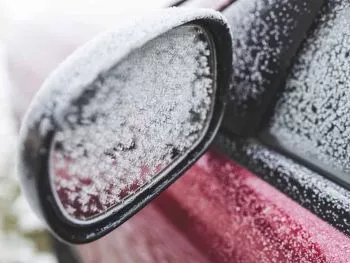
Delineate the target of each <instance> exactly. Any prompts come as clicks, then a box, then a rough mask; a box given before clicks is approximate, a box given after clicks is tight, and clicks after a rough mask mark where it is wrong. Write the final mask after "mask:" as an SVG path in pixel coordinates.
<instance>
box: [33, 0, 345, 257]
mask: <svg viewBox="0 0 350 263" xmlns="http://www.w3.org/2000/svg"><path fill="white" fill-rule="evenodd" d="M248 2H249V1H244V0H238V1H237V2H236V3H231V2H230V1H217V2H214V1H181V3H179V5H183V6H192V7H201V6H203V7H211V8H215V9H218V10H221V11H222V12H223V13H224V14H225V15H226V17H227V19H228V20H230V19H231V20H232V21H231V26H232V28H233V32H236V38H237V39H236V42H235V43H234V44H236V45H241V44H242V42H243V43H244V41H242V39H243V40H244V38H243V37H244V35H242V34H245V33H247V32H248V33H249V32H252V31H251V30H254V29H256V24H255V21H257V20H256V19H257V17H256V16H254V15H252V12H254V10H256V8H258V10H260V11H261V10H263V11H264V10H267V11H266V12H265V11H264V12H262V14H269V15H265V16H262V17H263V20H262V22H266V19H271V17H273V16H278V15H280V16H281V15H282V18H284V17H283V15H284V16H286V15H287V18H288V12H287V13H286V12H282V13H281V14H280V13H279V11H280V10H281V9H282V11H283V10H284V9H285V8H287V9H288V8H292V9H293V10H294V11H295V10H297V13H298V12H299V11H300V10H299V11H298V8H297V7H298V3H299V4H300V3H301V2H300V1H280V2H279V1H261V2H260V3H263V4H260V3H259V1H251V3H248ZM290 3H291V4H290ZM310 3H311V4H315V5H316V4H317V3H316V1H313V2H312V1H310ZM293 5H294V6H293ZM299 7H300V6H299ZM259 8H260V9H259ZM264 8H265V9H264ZM294 8H296V9H294ZM347 10H349V8H348V3H347V1H327V2H326V3H324V4H323V7H322V10H321V11H319V12H316V13H315V14H310V19H311V18H312V19H311V20H310V21H309V20H306V21H304V20H303V21H302V23H303V25H305V27H307V30H306V31H305V33H304V34H300V35H299V34H296V36H295V38H293V39H296V40H298V41H296V42H297V43H296V44H295V45H294V46H293V47H292V48H290V49H287V50H286V53H283V54H286V57H284V58H283V60H282V62H283V63H285V64H283V65H278V66H276V65H275V64H273V63H272V65H274V67H276V68H277V69H279V70H280V69H283V70H282V71H278V72H277V73H276V74H269V72H268V71H267V72H261V71H259V70H261V68H260V69H259V68H255V69H254V71H253V72H249V70H250V69H251V67H250V65H248V66H249V67H248V68H245V67H246V66H247V65H244V64H243V65H242V64H239V63H237V64H235V65H233V67H235V70H234V72H235V74H236V75H235V76H236V78H235V79H234V81H235V84H236V86H240V87H241V89H234V91H237V90H240V91H249V89H251V90H250V91H259V92H253V93H249V94H248V93H247V92H241V93H237V94H232V97H231V98H230V100H231V104H230V106H229V108H228V114H227V116H226V119H225V123H224V125H223V128H222V129H221V131H220V132H219V134H218V136H217V139H216V141H215V143H214V145H213V147H212V148H211V149H210V150H209V151H208V153H206V154H205V155H204V156H203V157H202V158H201V159H200V160H199V161H198V162H197V163H196V164H195V165H194V166H193V167H192V168H191V169H190V170H189V171H188V172H187V173H186V174H185V175H184V176H183V177H182V178H181V179H179V180H178V181H177V182H176V183H175V184H174V185H172V186H171V187H169V189H167V190H166V191H165V192H163V193H162V194H161V195H160V196H159V197H158V198H157V199H156V200H155V201H153V202H152V203H151V204H149V205H148V206H147V207H146V208H145V209H143V210H142V211H141V212H140V213H138V214H137V215H135V216H134V217H133V218H132V219H130V220H129V221H128V222H126V223H125V224H123V225H122V226H121V227H119V228H118V229H116V230H114V231H113V232H112V233H111V234H109V235H107V236H106V237H103V238H101V239H100V240H98V241H95V242H93V243H91V244H87V245H83V246H77V247H75V248H74V250H75V251H77V253H78V255H79V257H80V259H81V261H82V262H107V263H108V262H348V258H349V256H350V240H349V238H348V234H349V231H350V230H349V229H350V228H349V221H348V218H349V209H350V207H349V201H348V200H349V191H348V188H347V182H346V181H347V180H346V167H347V163H346V154H345V152H346V149H347V143H346V134H347V133H346V110H347V104H346V100H345V102H342V100H341V98H343V97H346V92H345V90H346V87H347V86H346V85H349V79H348V78H347V75H346V72H347V68H348V67H347V60H346V58H347V51H346V47H347V46H348V45H347V44H346V43H347V34H346V26H347V25H348V22H347V21H348V20H347V18H346V14H347V13H346V12H348V11H347ZM269 11H271V12H270V13H269ZM306 11H307V10H306ZM306 11H305V12H306ZM239 13H245V14H246V16H236V15H235V14H239ZM313 16H314V17H313ZM339 17H341V18H339ZM253 18H254V19H253ZM258 18H261V17H258ZM314 19H315V20H314ZM287 20H288V19H287ZM288 21H289V20H288ZM334 21H335V22H334ZM243 22H244V23H243ZM260 22H261V21H260ZM292 22H293V21H292ZM235 24H238V25H240V26H237V27H235ZM263 24H264V23H263ZM260 25H261V24H260ZM282 26H283V24H282ZM302 28H303V27H302ZM275 29H276V28H275ZM282 29H283V27H282ZM259 30H261V28H259ZM276 30H277V31H278V28H277V29H276ZM293 32H294V31H293ZM296 32H297V33H300V31H299V30H296ZM287 35H288V34H287ZM248 36H249V35H248ZM267 36H268V35H267ZM255 41H256V42H254V43H255V44H256V43H257V44H259V43H261V41H266V39H264V35H263V34H260V35H259V38H257V39H255ZM324 41H325V42H326V43H328V44H324ZM287 44H288V43H287ZM239 47H240V49H239V48H238V46H237V50H238V49H239V52H240V53H239V52H237V53H236V56H237V58H245V55H246V54H247V50H246V49H244V48H242V46H239ZM249 47H251V46H249V45H248V46H246V48H249ZM266 47H269V45H267V46H265V48H266ZM283 47H285V46H279V47H274V48H275V49H277V48H280V49H283ZM257 48H258V46H257V47H255V49H254V50H252V53H250V54H249V55H250V59H252V61H253V62H254V61H258V60H256V59H257V57H256V56H257V55H259V54H258V53H257V52H256V49H257ZM267 51H268V52H271V50H267ZM282 51H283V50H282ZM280 54H281V53H280ZM260 58H261V54H260ZM269 58H270V57H269ZM237 61H239V60H237ZM265 61H266V58H265V59H264V57H262V59H261V60H260V63H264V62H265ZM340 61H341V62H340ZM272 62H273V60H272ZM335 69H341V70H340V71H341V72H343V73H339V72H337V70H335ZM247 70H248V73H247V75H253V73H261V74H260V75H261V76H262V79H264V78H266V79H267V80H269V81H270V80H273V81H272V82H273V85H271V82H262V81H261V77H260V79H259V77H258V78H246V75H244V74H243V73H244V72H246V71H247ZM242 72H243V73H242ZM242 74H243V75H242ZM33 76H35V75H34V74H33ZM257 76H258V75H257ZM311 77H312V78H311ZM266 79H265V80H266ZM252 80H254V81H252ZM255 80H258V81H255ZM305 80H307V81H305ZM334 80H336V81H337V82H334ZM249 81H250V82H251V83H250V84H252V83H253V85H251V86H249V85H247V84H246V83H247V82H248V84H249ZM339 81H340V82H341V83H338V82H339ZM315 83H316V84H315ZM243 84H244V85H243ZM333 86H334V88H331V87H333ZM262 88H263V89H262ZM321 91H322V92H321ZM251 94H253V95H257V96H255V97H252V96H250V95H251ZM315 97H316V98H317V103H318V104H317V105H314V103H313V102H314V101H315V100H314V98H315ZM238 100H239V103H240V104H239V105H240V107H238V106H237V105H238V103H237V101H238ZM327 103H328V104H330V105H331V106H327ZM334 107H335V109H334ZM315 109H316V110H315ZM320 109H321V111H322V118H321V117H320V118H318V117H315V115H317V113H318V111H319V110H320ZM338 109H340V110H342V111H340V112H337V110H338ZM240 111H242V112H240ZM334 112H335V113H334ZM333 113H334V114H333ZM334 116H335V117H334ZM343 118H345V119H343ZM246 124H249V125H246ZM332 127H333V128H332ZM343 137H345V138H343ZM320 139H322V141H321V143H318V142H317V141H318V140H320ZM338 140H341V142H338ZM319 144H320V145H319ZM305 145H307V147H304V146H305ZM338 145H341V146H339V147H338ZM335 146H336V147H335ZM305 149H307V151H306V150H305ZM341 149H345V150H341ZM319 152H320V153H321V154H320V155H318V154H317V153H319ZM320 156H321V157H320ZM338 171H341V173H339V172H338ZM339 174H340V175H341V176H339Z"/></svg>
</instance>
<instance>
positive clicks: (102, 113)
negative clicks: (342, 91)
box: [51, 26, 213, 218]
mask: <svg viewBox="0 0 350 263" xmlns="http://www.w3.org/2000/svg"><path fill="white" fill-rule="evenodd" d="M204 36H205V35H204V34H203V32H202V31H200V30H199V28H197V27H192V26H186V27H182V28H178V29H175V30H172V31H170V32H169V33H166V34H164V35H163V36H161V37H159V38H157V39H155V40H153V41H151V42H149V43H147V44H146V45H145V46H143V47H141V48H140V49H139V50H137V51H135V52H134V53H132V54H130V55H129V56H128V57H126V58H125V59H124V60H123V61H122V62H121V63H120V64H118V65H117V66H115V67H113V68H112V69H110V70H109V71H106V72H104V73H101V74H100V75H99V77H98V78H97V79H96V80H95V81H94V82H93V83H92V84H90V85H89V86H87V87H86V89H85V91H84V93H83V95H82V96H81V97H80V98H78V99H76V100H75V101H73V103H72V105H71V106H70V107H69V108H67V109H66V111H65V112H64V114H63V115H62V116H61V117H62V120H60V130H59V131H58V132H57V133H56V135H55V138H54V142H53V143H52V155H51V157H52V159H51V162H52V165H53V171H52V175H53V176H54V181H55V188H56V190H57V192H58V194H59V198H60V199H61V201H62V203H63V205H64V207H65V208H66V212H67V213H69V214H70V215H73V216H75V217H78V218H85V217H89V216H90V217H91V216H92V215H97V214H99V213H101V212H103V211H105V210H107V209H108V208H109V207H111V206H113V205H115V204H117V203H119V202H121V201H122V200H124V199H125V198H127V197H129V196H130V195H131V194H133V193H134V192H136V191H137V190H139V188H140V187H141V186H142V185H144V184H146V183H147V182H151V180H152V179H154V177H155V176H156V175H157V174H159V172H160V171H161V170H163V169H164V168H166V167H167V165H169V164H170V163H171V162H172V161H173V160H175V159H177V158H179V157H181V156H182V155H183V154H185V153H186V152H187V151H188V150H189V149H191V148H192V146H193V145H195V144H196V142H197V141H198V140H199V139H200V138H201V136H202V135H203V132H204V131H205V128H206V124H207V123H208V122H207V120H208V119H209V118H208V116H209V114H210V110H211V107H212V96H213V95H211V94H213V79H212V78H213V76H212V74H213V72H212V71H211V68H210V67H209V65H210V64H211V63H212V62H211V61H210V59H211V57H210V53H211V52H210V48H209V43H208V42H207V41H204V40H203V37H204Z"/></svg>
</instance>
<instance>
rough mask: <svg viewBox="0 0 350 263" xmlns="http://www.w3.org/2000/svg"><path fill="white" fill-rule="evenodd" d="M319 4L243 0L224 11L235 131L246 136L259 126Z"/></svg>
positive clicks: (230, 114)
mask: <svg viewBox="0 0 350 263" xmlns="http://www.w3.org/2000/svg"><path fill="white" fill-rule="evenodd" d="M319 2H320V3H321V2H322V1H319ZM320 3H318V1H290V0H241V1H237V2H236V3H234V4H232V5H231V6H230V7H228V8H227V9H225V10H224V11H223V14H224V15H225V16H226V17H227V19H228V22H229V24H230V25H231V29H232V35H233V47H234V48H233V64H232V65H233V66H232V70H233V74H232V81H231V89H230V102H229V105H228V106H229V107H228V111H227V122H225V125H226V124H227V125H229V126H230V129H231V130H232V131H234V132H236V133H239V134H242V135H246V132H245V131H249V132H253V129H255V128H256V127H257V125H258V124H259V121H260V118H261V115H262V114H263V113H264V112H265V110H266V106H267V105H268V102H269V100H271V97H272V96H273V95H274V93H275V91H276V89H277V88H278V87H279V84H280V82H281V81H282V80H283V79H282V78H283V76H284V74H285V71H286V70H287V68H288V66H289V61H290V58H291V56H292V55H293V53H294V50H296V49H297V47H298V46H299V44H300V42H301V40H302V37H303V35H304V32H305V31H306V30H307V28H308V27H309V25H310V23H311V21H312V18H313V17H314V16H315V15H316V12H315V10H318V8H319V5H320ZM241 126H242V127H241Z"/></svg>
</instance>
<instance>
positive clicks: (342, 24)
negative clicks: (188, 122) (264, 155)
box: [269, 1, 350, 182]
mask: <svg viewBox="0 0 350 263" xmlns="http://www.w3.org/2000/svg"><path fill="white" fill-rule="evenodd" d="M349 28H350V4H349V1H332V2H330V3H328V4H327V5H326V7H325V8H324V10H323V12H322V14H321V16H320V19H319V21H318V23H317V27H316V28H315V29H314V30H313V32H312V34H311V36H310V37H309V38H308V40H307V41H306V43H305V45H304V47H303V49H302V50H301V53H300V54H299V56H298V59H297V60H296V63H295V65H294V67H293V69H292V71H291V74H290V76H289V78H288V80H287V83H286V86H285V89H284V92H283V93H282V95H281V98H280V99H279V101H278V103H277V107H276V110H275V114H274V116H273V118H272V121H271V127H270V128H269V133H270V134H271V135H272V136H274V137H275V138H277V140H278V143H279V144H280V145H282V146H283V147H285V148H287V149H288V150H291V151H293V152H294V153H296V154H298V155H299V156H302V157H303V158H305V159H307V160H308V161H310V162H312V163H314V164H316V165H318V166H319V167H322V169H325V170H327V171H330V172H331V173H333V174H336V175H338V176H342V177H343V180H345V181H348V182H349V173H350V162H349V160H350V158H349V157H350V144H349V138H350V126H349V123H350V93H349V87H350V34H349Z"/></svg>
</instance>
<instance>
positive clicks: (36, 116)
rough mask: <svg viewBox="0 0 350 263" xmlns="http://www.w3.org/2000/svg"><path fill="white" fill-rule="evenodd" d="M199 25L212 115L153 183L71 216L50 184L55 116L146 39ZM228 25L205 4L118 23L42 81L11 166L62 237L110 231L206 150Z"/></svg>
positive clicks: (224, 65) (216, 121) (218, 103)
mask: <svg viewBox="0 0 350 263" xmlns="http://www.w3.org/2000/svg"><path fill="white" fill-rule="evenodd" d="M188 25H194V26H198V27H201V28H203V29H204V30H205V31H206V32H207V33H208V34H209V35H210V37H211V39H212V44H213V49H214V51H215V52H214V53H215V61H216V63H215V67H216V69H215V70H216V76H215V79H214V81H215V82H216V83H215V85H216V90H215V97H214V102H213V109H212V114H211V119H210V120H209V122H208V126H207V128H206V130H205V132H204V134H203V136H201V138H200V139H199V141H198V143H197V144H196V145H195V146H194V147H193V148H191V149H190V150H189V151H187V152H186V153H185V156H183V158H181V159H180V160H179V161H177V162H175V163H174V165H171V166H169V168H168V169H165V170H163V171H161V172H160V174H161V176H157V177H158V178H157V180H155V181H154V183H150V184H149V185H147V186H146V187H144V188H143V189H141V190H140V191H139V192H138V193H137V194H135V196H134V197H133V198H130V200H128V201H127V202H122V205H121V206H119V207H118V209H110V210H109V211H108V213H107V212H106V213H105V214H104V215H103V216H98V217H96V218H95V220H87V221H86V222H84V221H83V220H74V219H72V218H71V217H69V216H67V214H66V213H65V212H64V209H62V207H60V205H59V202H58V200H57V195H56V194H55V189H54V187H53V184H52V175H51V173H52V167H51V163H50V154H51V148H52V144H53V142H54V140H55V135H56V133H57V131H58V127H59V126H58V125H57V119H58V118H60V117H61V116H63V112H64V111H66V109H67V108H68V107H69V105H68V104H69V103H68V104H67V102H71V101H72V100H73V99H74V100H76V99H77V98H79V97H80V96H82V94H83V93H84V92H85V91H86V87H88V86H89V85H90V84H91V83H93V82H94V81H95V80H96V79H97V78H99V76H100V74H101V72H105V71H106V70H109V69H111V68H113V67H115V66H116V65H118V64H120V63H121V61H123V60H125V59H126V58H127V56H129V55H130V54H132V53H133V52H135V51H137V50H139V49H140V48H142V47H143V46H145V45H146V44H147V43H148V42H150V41H152V40H154V39H156V38H157V37H159V36H161V35H164V34H165V33H167V32H170V31H171V30H173V29H176V28H181V27H183V26H188ZM231 43H232V40H231V34H230V29H229V27H228V26H227V23H226V22H225V20H224V19H223V18H222V16H221V15H220V14H219V13H218V12H215V11H211V10H205V9H183V8H171V9H166V10H159V11H157V12H154V13H151V14H148V15H146V16H142V17H137V18H133V19H130V20H128V21H123V23H122V24H120V25H118V26H117V27H116V28H114V29H112V30H109V31H108V32H105V33H102V34H101V35H99V36H97V37H96V38H95V39H93V40H92V41H90V42H88V43H87V44H85V45H84V46H82V47H81V48H79V49H78V50H77V51H76V52H74V53H73V54H72V55H71V56H70V57H69V58H68V59H67V60H66V61H65V62H63V63H62V64H61V65H60V66H59V67H58V69H56V70H55V71H54V72H53V73H52V74H51V75H50V76H49V78H48V79H47V80H46V81H45V83H44V84H43V86H42V88H41V89H40V91H39V92H38V94H37V95H36V97H35V98H34V100H33V101H32V103H31V106H30V108H29V110H28V112H27V114H26V116H25V119H24V121H23V124H22V127H21V133H20V138H21V141H20V143H21V144H20V145H21V148H20V152H19V158H18V159H19V162H18V170H19V174H20V178H21V184H22V186H23V190H24V192H25V194H26V196H27V198H28V200H29V203H30V205H31V206H32V208H33V209H34V210H35V212H36V213H37V214H38V215H39V217H41V218H42V219H43V220H44V221H45V222H46V224H47V226H48V227H49V228H50V230H51V231H52V232H53V233H54V234H55V235H56V236H57V237H58V238H60V239H61V240H63V241H66V242H69V243H75V244H78V243H87V242H90V241H93V240H96V239H97V238H99V237H101V236H103V235H105V234H107V233H109V232H110V231H112V230H113V229H115V228H116V227H118V226H119V225H120V224H122V223H123V222H125V221H126V220H127V219H128V218H130V217H131V216H133V215H134V214H135V213H136V212H137V211H139V210H140V209H141V208H143V207H144V206H145V205H147V204H148V203H149V202H150V201H151V200H152V199H153V198H155V197H156V196H157V195H158V194H159V193H161V192H162V191H163V190H164V189H165V188H166V187H168V186H169V185H170V184H172V183H173V182H174V181H175V180H176V179H177V178H179V176H181V175H182V174H183V173H184V172H185V171H186V169H188V168H189V167H190V166H191V165H192V164H193V163H194V162H195V161H196V160H197V159H198V158H199V157H200V156H201V155H202V154H203V153H204V152H205V150H206V149H207V148H208V146H209V145H210V143H211V142H212V140H213V139H214V136H215V135H216V133H217V131H218V129H219V127H220V124H221V121H222V118H223V115H224V109H225V105H226V98H227V92H228V87H229V79H230V74H231V68H232V44H231Z"/></svg>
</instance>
